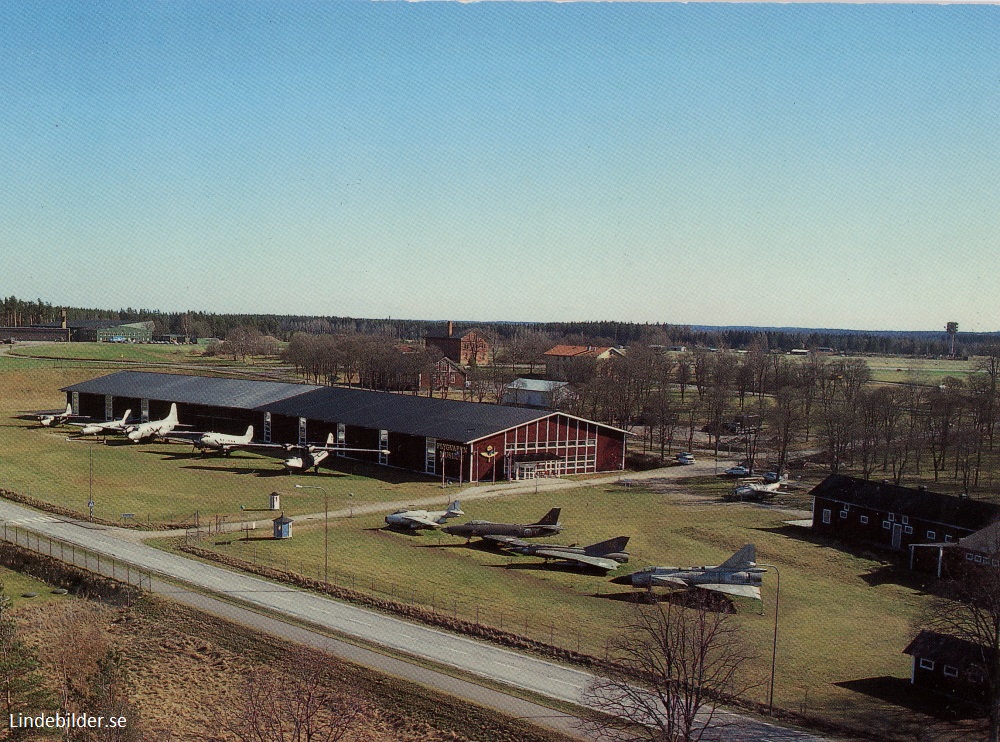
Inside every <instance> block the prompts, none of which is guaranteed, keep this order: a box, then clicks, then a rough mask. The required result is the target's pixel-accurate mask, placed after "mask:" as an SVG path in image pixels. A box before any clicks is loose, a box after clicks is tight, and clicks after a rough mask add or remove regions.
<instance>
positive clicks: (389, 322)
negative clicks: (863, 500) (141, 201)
mask: <svg viewBox="0 0 1000 742" xmlns="http://www.w3.org/2000/svg"><path fill="white" fill-rule="evenodd" d="M0 308H2V316H0V325H5V326H17V325H31V324H46V323H55V322H59V320H60V319H61V315H62V311H63V310H65V311H66V313H67V316H68V318H69V319H70V320H71V321H72V320H83V319H111V320H118V321H121V322H140V321H147V320H148V321H152V322H153V323H154V325H155V332H156V333H157V334H178V335H190V336H194V337H201V338H205V337H217V338H223V337H226V335H228V334H229V333H230V332H231V331H232V330H234V329H236V328H237V327H240V326H244V327H252V328H254V329H256V330H257V331H258V332H260V333H261V334H263V335H271V336H273V337H276V338H278V339H279V340H288V339H289V338H291V336H292V335H293V334H295V333H297V332H305V333H310V334H325V335H338V334H361V335H381V336H385V337H391V338H394V339H398V340H417V339H419V338H421V337H423V336H424V335H426V334H428V333H430V332H441V331H442V330H443V328H444V323H442V322H432V321H425V320H412V319H366V318H357V317H335V316H308V315H277V314H216V313H212V312H198V311H185V312H161V311H159V310H152V309H134V308H131V307H128V308H122V309H118V310H110V309H94V308H81V307H60V306H54V305H52V304H51V303H49V302H44V301H42V300H41V299H36V300H24V299H18V298H17V297H16V296H9V297H6V298H3V299H2V300H0ZM472 327H478V328H480V329H486V330H488V331H489V332H490V333H491V334H492V335H494V336H495V337H496V338H498V339H499V340H500V341H502V342H503V343H504V344H507V343H510V342H511V341H515V340H517V339H518V338H519V337H520V338H523V337H525V335H526V334H527V335H528V336H530V335H531V334H532V333H535V334H540V335H544V336H548V337H552V338H576V339H578V340H580V341H581V342H579V343H578V344H583V345H586V344H592V345H622V346H624V345H662V346H672V345H673V346H677V345H684V346H700V347H715V348H749V347H750V346H751V345H753V344H754V343H760V342H761V341H763V343H764V346H765V347H767V348H771V349H775V350H783V351H788V350H791V349H792V348H817V347H830V348H836V349H837V350H838V351H842V352H846V353H851V354H865V353H872V354H883V355H884V354H898V355H933V356H939V355H947V354H948V353H950V350H951V345H950V342H951V341H950V338H949V336H948V335H947V334H946V333H945V332H944V329H943V327H942V330H941V331H939V332H938V331H932V332H904V331H899V332H888V331H887V332H864V331H852V330H802V329H759V328H746V327H732V328H727V327H719V328H705V327H691V326H689V325H674V324H669V323H637V322H545V323H535V322H530V323H510V322H487V323H471V322H456V323H455V330H456V331H457V332H464V331H466V330H468V329H471V328H472ZM996 342H997V333H961V334H959V335H958V336H957V346H956V351H957V352H958V353H959V354H960V355H975V354H979V353H980V352H981V350H982V348H983V347H985V346H989V345H993V344H996Z"/></svg>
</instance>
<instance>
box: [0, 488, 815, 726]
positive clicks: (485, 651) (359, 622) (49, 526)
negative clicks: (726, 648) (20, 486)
mask: <svg viewBox="0 0 1000 742" xmlns="http://www.w3.org/2000/svg"><path fill="white" fill-rule="evenodd" d="M0 520H3V521H6V522H7V523H10V524H17V525H21V526H23V527H25V528H29V529H31V530H32V531H34V532H36V533H42V534H44V535H47V536H53V537H56V538H59V539H62V540H63V541H66V542H69V543H72V544H77V545H79V546H82V547H85V548H87V549H90V550H92V551H94V552H97V553H100V554H102V555H104V556H111V557H114V558H116V559H118V560H120V561H122V562H125V563H128V564H130V565H132V566H134V567H138V568H140V569H143V570H147V571H151V572H153V573H154V574H160V575H164V576H169V577H171V578H174V579H179V580H182V581H184V582H187V583H189V584H191V585H194V586H197V587H199V588H202V589H204V590H207V591H210V592H213V593H216V594H218V595H221V596H225V597H228V598H230V599H236V600H238V601H239V602H240V603H241V604H243V605H244V606H245V608H242V609H239V610H238V613H239V615H230V617H232V618H234V620H238V621H240V622H241V623H249V624H251V625H260V622H265V619H264V618H263V617H261V616H258V615H256V614H255V613H254V609H257V610H258V611H259V610H264V611H266V612H268V613H269V614H270V615H278V616H282V615H283V616H287V617H290V618H293V619H296V620H298V621H301V622H304V623H306V624H311V625H313V626H316V627H320V628H321V629H323V630H324V631H331V632H339V633H341V634H344V635H346V636H349V637H356V638H358V639H360V640H363V641H365V642H370V643H372V644H375V645H380V646H385V647H388V648H391V649H393V650H395V651H397V652H402V653H405V654H409V655H413V656H416V657H424V658H427V659H430V660H432V661H433V662H436V663H439V664H441V665H445V666H451V667H455V668H457V669H460V670H462V671H464V672H467V673H470V674H472V675H477V676H480V677H483V678H489V679H491V680H494V681H498V682H501V683H505V684H507V685H510V686H512V687H514V688H521V689H525V690H528V691H532V692H534V693H537V694H539V695H540V696H542V697H548V698H553V699H557V700H562V701H568V702H571V703H578V704H583V703H584V694H585V691H586V688H587V686H588V685H589V684H590V682H591V681H592V679H593V676H592V675H591V674H590V673H587V672H585V671H583V670H579V669H575V668H571V667H565V666H562V665H558V664H555V663H552V662H547V661H545V660H542V659H539V658H536V657H531V656H528V655H524V654H520V653H518V652H514V651H511V650H507V649H503V648H500V647H496V646H493V645H490V644H487V643H483V642H479V641H476V640H473V639H469V638H466V637H462V636H458V635H454V634H449V633H447V632H443V631H439V630H437V629H433V628H430V627H426V626H422V625H419V624H413V623H410V622H407V621H403V620H401V619H398V618H395V617H392V616H387V615H383V614H380V613H375V612H373V611H369V610H366V609H363V608H359V607H357V606H352V605H347V604H344V603H339V602H337V601H334V600H331V599H329V598H325V597H322V596H320V595H315V594H311V593H308V592H304V591H301V590H296V589H293V588H290V587H287V586H284V585H280V584H277V583H273V582H269V581H267V580H263V579H260V578H257V577H252V576H249V575H244V574H240V573H237V572H232V571H229V570H226V569H222V568H221V567H217V566H214V565H210V564H204V563H202V562H198V561H195V560H193V559H188V558H186V557H182V556H179V555H177V554H171V553H168V552H164V551H160V550H158V549H155V548H153V547H150V546H147V545H145V544H142V543H137V542H135V541H132V540H129V539H126V538H122V535H124V534H122V532H121V530H120V529H115V528H106V527H100V526H95V525H93V524H90V523H86V522H77V521H71V520H66V519H60V518H55V517H53V516H49V515H44V514H39V513H38V512H36V511H32V510H29V509H27V508H24V507H21V506H18V505H14V504H12V503H9V502H6V501H0ZM119 569H120V568H119ZM153 586H155V587H154V589H156V590H158V591H162V592H165V593H168V594H169V595H170V596H171V597H173V598H175V599H178V600H181V601H182V602H186V603H189V604H191V605H197V606H198V607H203V608H205V609H206V610H211V612H218V613H219V614H220V615H227V612H228V614H231V613H232V612H233V611H236V610H237V609H236V607H234V606H231V605H227V604H225V603H222V604H221V605H223V606H225V609H224V610H223V608H221V607H220V606H219V604H220V601H214V602H213V603H212V604H211V605H210V606H209V603H208V602H207V601H210V600H211V599H209V598H206V597H205V596H202V595H198V594H197V593H192V592H190V591H187V590H178V589H177V588H176V587H173V586H171V585H168V584H166V583H159V582H157V581H155V580H154V582H153ZM272 621H273V623H270V622H272ZM266 623H268V628H266V629H265V630H267V631H272V632H273V633H276V634H279V635H281V636H285V637H287V638H290V639H292V640H293V641H298V640H299V638H296V637H301V636H302V634H301V633H300V632H302V631H304V630H303V629H301V628H298V627H296V626H292V625H290V624H287V623H284V622H282V621H280V620H274V619H267V621H266ZM308 633H309V634H310V636H311V639H310V642H309V643H312V642H327V643H328V642H329V641H330V640H329V639H328V637H324V636H323V635H322V634H318V633H315V632H308ZM313 635H314V636H313ZM326 646H327V644H324V646H323V648H326ZM330 646H332V645H330ZM354 650H357V648H356V647H355V648H353V650H352V651H354ZM331 651H333V653H334V654H339V655H341V656H347V655H346V654H345V653H344V652H342V651H334V650H331ZM371 654H372V655H375V653H371ZM376 656H378V657H381V655H376ZM366 657H368V655H366ZM349 658H350V659H354V660H355V661H359V662H362V664H366V665H369V664H370V665H372V666H377V665H376V663H375V662H374V661H369V660H370V657H369V659H368V660H362V659H357V656H356V655H355V656H351V657H349ZM383 659H387V658H383ZM395 662H398V661H395ZM403 664H406V663H403ZM409 667H411V671H412V672H416V671H417V669H416V668H413V667H412V666H409ZM379 668H380V669H382V668H381V666H379ZM387 671H391V672H393V674H397V675H402V676H404V677H411V679H414V680H416V681H417V682H424V683H427V684H430V685H433V686H434V687H441V688H444V686H446V685H448V686H455V683H456V681H455V680H454V679H453V678H449V677H448V676H447V675H444V674H441V673H437V674H434V675H433V677H434V682H428V681H427V680H425V679H418V678H415V677H412V676H410V675H406V674H404V673H403V672H401V671H400V669H399V667H398V666H396V669H393V670H387ZM419 672H420V673H422V675H421V677H422V678H426V677H431V676H430V675H425V674H426V673H433V671H430V670H426V669H419ZM470 685H472V684H470ZM473 687H475V688H476V689H478V690H476V691H475V692H473V691H472V690H471V689H469V688H464V690H462V692H459V691H458V690H456V689H455V687H450V688H449V692H452V693H456V694H458V695H460V696H464V697H466V698H469V699H470V700H476V701H477V702H479V703H487V705H490V706H493V707H495V708H499V709H501V710H503V711H506V712H508V713H512V714H514V715H516V716H531V717H532V718H535V720H536V721H537V722H538V723H541V724H543V725H545V726H552V727H553V728H559V729H560V731H564V732H565V731H568V728H571V727H572V724H573V722H572V720H571V719H570V718H569V717H565V716H563V715H559V714H554V713H553V712H551V711H548V710H544V711H542V710H540V709H541V708H542V707H535V708H532V709H526V708H522V707H516V708H515V706H516V704H523V703H524V702H523V701H520V700H518V699H514V698H513V697H509V696H505V695H504V694H499V695H500V696H502V697H503V698H508V699H509V700H508V701H506V702H504V703H500V702H499V701H498V700H497V699H496V698H493V699H492V700H490V701H486V700H483V695H482V694H483V693H485V690H486V689H482V688H479V686H473ZM491 693H495V692H493V691H491ZM515 702H516V703H515ZM543 717H544V718H543ZM732 718H735V719H738V722H739V732H737V730H736V728H729V729H727V730H726V739H732V740H738V739H746V740H818V739H819V738H818V737H814V736H811V735H808V734H804V733H801V732H797V731H792V730H786V729H783V728H781V727H776V726H773V725H770V724H765V723H762V722H758V721H756V720H751V719H742V718H738V717H732ZM546 720H547V721H546Z"/></svg>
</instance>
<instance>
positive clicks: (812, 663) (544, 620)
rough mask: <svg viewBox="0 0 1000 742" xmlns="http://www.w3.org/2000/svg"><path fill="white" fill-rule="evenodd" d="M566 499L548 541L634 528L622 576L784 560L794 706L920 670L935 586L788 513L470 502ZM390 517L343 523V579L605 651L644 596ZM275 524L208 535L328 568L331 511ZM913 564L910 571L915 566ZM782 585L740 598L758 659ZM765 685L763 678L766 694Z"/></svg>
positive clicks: (591, 492)
mask: <svg viewBox="0 0 1000 742" xmlns="http://www.w3.org/2000/svg"><path fill="white" fill-rule="evenodd" d="M720 486H721V487H723V488H724V487H726V485H724V484H723V485H720ZM554 505H560V506H562V508H563V513H562V520H563V523H564V524H565V525H566V530H565V531H564V532H563V533H562V534H561V535H560V537H559V538H558V539H557V538H552V539H547V540H548V541H553V542H559V543H579V544H587V543H592V542H595V541H599V540H602V539H605V538H610V537H612V536H616V535H631V537H632V538H631V541H630V543H629V551H630V552H631V553H632V554H633V561H632V562H631V563H630V564H628V565H625V566H624V567H623V568H621V569H620V570H619V571H618V572H616V573H613V575H612V576H614V574H627V573H629V572H632V571H634V570H635V569H637V568H639V567H641V566H644V565H648V564H673V565H679V566H687V565H693V564H706V563H709V564H717V563H719V562H720V561H721V560H723V559H725V558H726V557H727V556H729V555H730V554H731V553H732V552H734V551H735V550H736V549H738V548H740V547H741V546H742V545H743V544H745V543H749V542H752V543H755V544H756V545H757V550H758V560H759V561H760V562H762V563H773V564H775V565H777V566H778V568H779V569H780V570H781V605H780V642H779V651H778V658H777V659H778V680H777V684H776V689H775V697H776V702H777V703H778V704H780V705H783V706H785V707H786V708H793V709H796V710H799V709H800V708H801V707H802V706H803V705H805V706H806V708H807V710H808V711H809V712H811V713H817V714H820V715H822V716H824V717H827V718H832V719H837V720H839V721H843V722H850V721H851V720H852V719H854V718H855V717H856V716H857V715H858V712H859V708H864V709H867V710H871V709H872V708H873V706H872V704H873V703H874V702H873V701H872V699H870V698H868V697H867V696H862V695H860V694H858V693H854V692H852V691H850V690H847V689H844V688H841V687H839V686H837V685H835V684H836V683H841V682H847V681H857V680H862V679H865V678H873V677H882V676H888V677H895V678H908V676H909V658H907V657H905V656H903V655H902V654H901V651H902V649H903V648H904V647H905V646H906V645H907V643H908V642H909V641H910V639H911V638H912V636H913V633H914V630H913V627H914V626H915V625H916V621H917V619H918V617H919V615H920V612H921V610H922V609H923V607H924V605H925V602H926V598H925V596H924V595H923V594H922V593H921V592H920V591H919V590H918V589H915V588H914V587H913V586H908V585H907V584H896V582H894V581H893V576H894V575H895V574H896V573H895V572H894V571H892V570H888V571H887V568H886V565H885V564H884V563H883V562H882V561H881V560H880V559H879V558H878V557H877V556H876V555H873V554H866V553H861V554H860V555H859V554H853V553H851V552H850V551H845V550H843V549H840V548H837V547H835V546H832V545H828V544H825V543H821V542H817V541H816V540H814V539H812V538H811V536H810V534H809V531H808V529H801V528H796V527H792V526H787V525H785V524H784V523H783V521H784V520H787V519H789V518H790V517H791V516H790V515H788V514H787V513H783V512H780V511H775V510H769V509H765V508H760V507H753V506H748V505H739V504H722V503H719V502H707V501H705V500H704V499H702V498H690V497H687V496H686V495H683V494H676V493H671V492H666V491H661V492H656V491H653V490H651V489H644V488H633V489H631V490H622V489H621V488H617V487H610V488H609V487H596V488H579V489H573V490H567V491H562V492H559V493H557V494H538V495H524V496H518V497H516V498H512V499H506V498H505V499H503V500H488V501H479V502H470V503H468V505H467V506H465V508H464V509H465V510H466V513H467V516H468V517H469V518H482V519H489V520H497V521H513V522H529V521H531V520H534V519H535V518H537V517H538V516H540V515H541V514H542V513H544V512H545V511H546V510H547V509H548V508H549V507H550V506H554ZM265 525H267V526H268V527H269V526H270V524H265ZM382 525H383V523H382V518H381V517H380V516H368V517H364V518H362V517H357V518H354V519H340V520H336V521H333V522H331V525H330V536H329V538H330V564H331V580H332V581H336V582H339V583H340V584H342V585H345V586H348V587H350V586H353V587H355V588H356V589H366V590H369V589H371V587H372V581H373V578H374V583H375V589H376V591H377V592H379V593H387V594H391V595H392V596H394V597H395V598H396V599H401V600H404V601H407V602H408V601H411V600H412V601H415V602H418V603H421V604H424V605H427V606H431V605H434V607H435V608H436V609H438V610H444V611H445V612H447V613H452V612H456V613H457V614H458V615H459V616H460V617H463V618H466V619H475V618H476V615H477V611H478V618H479V620H480V621H481V622H482V623H487V624H490V625H494V626H497V625H499V624H500V622H501V617H500V614H501V613H503V619H502V621H503V623H504V627H505V628H508V629H511V630H514V631H517V632H519V633H524V631H523V629H524V624H525V621H527V624H528V629H527V632H526V633H527V634H528V635H529V636H532V637H533V638H536V639H544V640H547V639H548V637H549V633H550V631H551V632H552V633H553V635H554V639H555V641H556V643H557V644H560V645H561V646H565V647H568V648H571V649H575V648H577V645H578V644H579V646H580V648H581V649H583V650H584V651H589V652H592V653H595V654H601V653H602V652H603V647H604V643H605V641H606V640H607V639H608V638H609V637H610V636H612V635H613V634H614V633H615V632H616V630H617V628H618V627H619V626H620V625H621V624H622V622H623V621H624V620H626V618H627V614H628V612H629V611H630V610H633V609H634V606H633V605H632V604H630V603H629V602H627V601H625V600H624V598H625V597H626V596H627V595H628V594H630V593H631V588H629V587H626V586H622V585H617V584H614V583H611V582H610V581H609V580H608V579H607V578H604V577H601V576H597V575H593V574H586V573H581V572H578V571H575V570H564V569H560V568H546V567H544V566H543V565H542V563H541V561H540V560H539V559H537V558H532V557H521V556H517V557H509V556H506V555H502V554H499V553H497V552H495V551H492V550H490V549H487V548H482V547H479V546H477V544H476V543H475V542H474V543H473V544H472V546H471V547H470V546H466V545H465V542H464V540H462V539H459V538H455V537H451V536H448V535H447V534H442V533H423V534H421V535H416V536H412V535H405V534H399V533H393V532H388V531H385V530H383V529H382V528H381V526H382ZM266 535H267V532H260V536H261V538H259V539H258V538H254V539H252V540H250V541H249V542H245V541H240V540H237V536H236V535H233V536H230V537H227V538H222V539H205V540H203V544H204V545H207V546H209V547H210V548H213V549H215V550H217V551H219V552H220V553H225V554H230V555H233V556H237V557H241V558H244V559H247V560H248V561H253V560H255V559H256V560H257V561H259V562H261V563H268V564H271V565H274V566H279V567H284V566H285V565H286V564H287V565H288V567H290V568H292V569H296V570H297V571H300V572H302V573H304V574H308V575H311V576H320V575H322V573H323V529H322V526H321V524H318V523H317V524H315V525H312V526H308V527H303V526H302V525H301V524H296V525H295V532H294V534H293V537H292V538H291V539H290V540H287V541H274V540H271V539H269V538H265V536H266ZM901 576H902V577H903V578H904V579H903V580H902V581H903V582H904V583H905V582H906V580H908V579H910V578H911V577H912V576H910V575H909V574H908V573H901ZM775 587H776V585H775V575H774V574H773V573H771V574H769V575H767V576H765V586H764V589H763V595H764V600H765V604H766V615H764V616H760V615H758V605H757V604H756V603H755V602H753V601H740V613H739V621H740V622H741V624H742V625H743V626H744V627H745V629H746V631H747V633H748V636H749V637H750V641H752V643H753V645H754V646H755V647H756V648H757V649H758V650H759V652H760V656H761V659H760V662H759V663H758V664H759V667H758V669H761V668H763V669H765V670H769V667H770V650H771V637H772V631H773V615H774V614H773V611H774V596H775ZM550 627H552V628H550ZM765 692H766V689H764V688H762V689H760V690H759V691H758V698H760V699H763V697H764V695H763V694H764V693H765ZM876 706H877V704H876ZM886 712H887V713H889V712H890V710H886Z"/></svg>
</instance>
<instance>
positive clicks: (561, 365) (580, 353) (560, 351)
mask: <svg viewBox="0 0 1000 742" xmlns="http://www.w3.org/2000/svg"><path fill="white" fill-rule="evenodd" d="M543 355H544V356H545V374H546V376H559V375H562V374H565V373H566V369H567V367H568V366H569V365H570V364H571V363H572V362H573V361H576V360H580V359H589V360H594V361H606V360H608V359H610V358H614V357H618V358H623V357H624V356H625V351H624V350H622V349H621V348H613V347H611V346H609V345H604V346H601V345H557V346H555V347H554V348H549V349H548V350H547V351H545V353H543Z"/></svg>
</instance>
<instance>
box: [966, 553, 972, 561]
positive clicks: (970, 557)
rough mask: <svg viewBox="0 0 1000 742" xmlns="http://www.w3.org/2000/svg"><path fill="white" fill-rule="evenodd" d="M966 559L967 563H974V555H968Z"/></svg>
mask: <svg viewBox="0 0 1000 742" xmlns="http://www.w3.org/2000/svg"><path fill="white" fill-rule="evenodd" d="M965 559H966V561H969V562H971V561H972V559H973V555H972V554H966V555H965Z"/></svg>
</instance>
